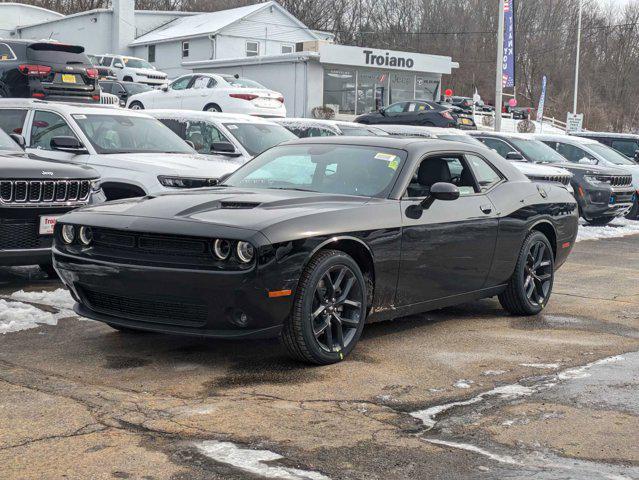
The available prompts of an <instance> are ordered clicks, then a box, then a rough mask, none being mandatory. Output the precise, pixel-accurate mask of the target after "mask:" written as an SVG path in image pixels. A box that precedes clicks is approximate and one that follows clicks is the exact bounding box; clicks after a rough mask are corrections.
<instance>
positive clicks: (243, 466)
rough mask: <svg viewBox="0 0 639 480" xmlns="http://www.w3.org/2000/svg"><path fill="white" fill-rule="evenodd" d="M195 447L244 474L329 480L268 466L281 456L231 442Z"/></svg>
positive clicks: (284, 468) (285, 478) (315, 473)
mask: <svg viewBox="0 0 639 480" xmlns="http://www.w3.org/2000/svg"><path fill="white" fill-rule="evenodd" d="M196 447H197V448H198V450H199V451H200V452H202V453H203V454H204V455H206V456H207V457H209V458H211V459H213V460H215V461H216V462H220V463H226V464H227V465H231V466H233V467H235V468H238V469H240V470H242V471H244V472H247V473H252V474H254V475H259V476H261V477H264V478H280V479H284V480H330V479H329V478H328V477H327V476H325V475H322V474H321V473H318V472H311V471H307V470H300V469H298V468H291V467H284V466H278V465H270V464H268V463H267V462H273V461H275V460H281V459H282V458H284V457H282V456H281V455H279V454H277V453H275V452H271V451H270V450H252V449H249V448H240V447H238V446H237V445H235V444H233V443H231V442H218V441H215V440H208V441H204V442H201V443H197V444H196Z"/></svg>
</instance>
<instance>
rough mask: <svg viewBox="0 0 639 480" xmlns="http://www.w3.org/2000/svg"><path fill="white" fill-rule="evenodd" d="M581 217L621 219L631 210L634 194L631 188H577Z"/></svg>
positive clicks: (607, 186)
mask: <svg viewBox="0 0 639 480" xmlns="http://www.w3.org/2000/svg"><path fill="white" fill-rule="evenodd" d="M578 191H579V198H580V204H581V211H582V214H583V216H585V217H588V218H599V217H621V216H624V215H627V214H628V212H629V211H630V210H631V209H632V205H633V203H634V202H635V199H636V193H635V191H634V190H633V188H632V187H610V186H609V185H606V186H602V187H590V186H589V187H587V189H584V188H583V187H579V189H578Z"/></svg>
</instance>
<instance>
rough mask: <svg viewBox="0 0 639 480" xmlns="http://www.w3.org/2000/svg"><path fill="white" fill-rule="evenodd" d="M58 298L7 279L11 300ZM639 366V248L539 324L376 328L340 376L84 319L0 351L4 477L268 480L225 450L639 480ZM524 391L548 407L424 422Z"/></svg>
mask: <svg viewBox="0 0 639 480" xmlns="http://www.w3.org/2000/svg"><path fill="white" fill-rule="evenodd" d="M59 286H60V285H59V283H57V282H55V281H51V280H47V279H46V278H44V277H42V276H41V275H40V274H39V273H38V271H37V270H29V269H0V298H4V299H5V300H9V299H10V294H11V293H12V292H15V291H16V290H19V289H25V290H34V291H40V290H43V289H46V290H53V289H56V288H59ZM33 305H35V306H39V305H38V304H33ZM39 307H41V308H43V309H45V310H47V309H48V310H47V311H51V310H52V309H51V308H50V307H46V306H39ZM53 310H55V308H54V309H53ZM637 351H639V236H629V237H624V238H618V239H609V240H600V241H584V242H580V243H578V244H577V245H576V247H575V250H574V251H573V254H572V255H571V257H570V259H569V261H568V263H567V264H566V265H565V266H564V267H562V269H561V270H560V271H559V272H558V275H557V279H556V282H555V287H554V295H553V298H552V299H551V302H550V304H549V306H548V308H547V310H546V311H545V312H544V313H543V314H542V315H539V316H538V317H534V318H522V317H511V316H508V315H506V314H505V313H504V312H503V311H502V310H501V308H500V306H499V304H498V302H497V301H496V300H485V301H481V302H474V303H471V304H465V305H462V306H459V307H454V308H448V309H443V310H438V311H435V312H429V313H427V314H425V315H419V316H413V317H408V318H403V319H398V320H395V321H392V322H384V323H380V324H373V325H368V326H367V327H366V328H365V330H364V334H363V337H362V340H361V341H360V343H359V345H358V346H357V348H356V350H355V352H354V354H353V355H352V357H351V358H350V359H349V360H347V361H346V362H344V363H341V364H339V365H332V366H328V367H309V366H306V365H300V364H297V363H295V362H293V361H291V360H289V359H288V358H287V357H286V356H285V354H284V351H283V349H282V348H281V347H280V346H279V344H278V342H277V341H254V342H234V341H211V340H203V339H192V338H182V337H176V336H165V335H155V334H133V335H132V334H122V333H118V332H116V331H114V330H112V329H110V328H109V327H107V326H105V325H102V324H100V323H96V322H92V321H86V320H80V319H78V318H76V317H73V316H70V317H69V318H63V319H61V320H59V321H58V324H57V325H55V326H54V325H42V326H39V327H38V328H34V329H31V330H24V331H19V332H13V333H7V334H5V335H0V471H1V472H2V478H3V479H35V478H37V479H59V478H67V479H87V478H91V479H103V478H104V479H113V478H130V479H145V480H151V479H158V480H159V479H172V480H178V479H222V478H223V479H253V478H261V477H259V475H257V474H255V473H250V472H248V471H245V470H242V469H241V468H238V467H237V466H233V465H231V464H228V463H224V462H220V461H216V460H213V459H211V458H209V457H207V456H206V455H204V454H203V453H202V451H201V450H200V449H198V448H197V445H198V444H199V442H203V441H209V440H217V441H223V442H233V443H234V444H236V445H238V446H240V447H242V448H249V449H258V450H270V451H272V452H276V453H277V454H280V455H281V456H282V457H283V458H282V459H279V460H275V461H274V463H275V464H279V465H282V466H287V467H291V468H295V469H302V470H304V471H308V472H319V473H321V474H323V475H325V476H327V477H329V478H331V479H333V480H336V479H367V480H369V479H388V478H392V479H411V480H413V479H415V478H429V479H451V478H455V479H465V478H468V479H476V478H486V479H492V478H521V477H522V476H525V477H526V478H535V479H537V478H539V479H555V478H556V479H559V478H561V479H564V478H579V479H585V478H593V479H599V478H602V479H604V478H607V479H613V478H614V479H626V478H628V479H630V478H639V473H638V472H639V447H638V446H637V445H638V444H639V442H637V433H636V432H637V431H638V427H639V420H638V419H639V406H638V404H637V402H638V400H637V398H638V397H639V395H637V386H638V383H639V378H638V377H639V359H638V358H637V357H638V355H637V354H636V353H633V352H637ZM615 355H621V359H620V360H618V361H614V362H612V363H610V364H605V365H598V366H596V367H593V368H592V369H591V370H589V371H588V374H587V375H586V376H585V377H583V378H565V379H558V380H557V381H551V380H552V378H554V377H553V376H557V372H562V371H566V370H568V369H570V368H571V367H578V366H582V365H586V364H589V363H592V362H595V361H597V360H598V359H603V358H607V357H611V356H615ZM551 383H554V385H552V386H549V387H548V388H545V387H544V388H540V389H537V387H538V386H541V385H550V384H551ZM511 384H520V385H525V386H528V387H530V388H532V389H534V392H533V393H530V394H529V395H525V396H516V397H513V398H508V397H498V396H494V397H492V396H491V397H489V398H486V399H485V400H483V401H481V402H479V403H477V404H473V405H468V406H465V407H459V408H457V407H456V408H451V409H449V410H446V411H445V412H443V413H442V414H441V415H439V416H436V417H435V418H434V420H435V422H434V425H433V426H432V428H428V427H427V426H425V425H424V424H423V423H422V422H421V421H420V420H419V419H417V418H414V417H413V416H411V415H410V413H411V412H414V411H417V410H422V409H425V408H428V407H432V406H436V405H440V404H445V403H449V402H456V401H463V400H468V399H470V398H473V397H474V396H476V395H478V394H481V393H482V392H486V391H489V390H491V389H493V388H495V387H499V386H503V385H511ZM504 460H512V462H509V461H504ZM281 478H286V477H281ZM290 478H294V477H290ZM297 478H304V477H297ZM309 478H310V477H309Z"/></svg>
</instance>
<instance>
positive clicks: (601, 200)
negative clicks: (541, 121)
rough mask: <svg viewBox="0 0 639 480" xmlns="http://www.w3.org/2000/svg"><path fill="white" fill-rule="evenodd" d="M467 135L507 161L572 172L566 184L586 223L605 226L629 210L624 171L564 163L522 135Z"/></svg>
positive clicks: (629, 189) (630, 200)
mask: <svg viewBox="0 0 639 480" xmlns="http://www.w3.org/2000/svg"><path fill="white" fill-rule="evenodd" d="M471 135H473V136H474V137H475V138H476V139H478V140H480V141H481V142H483V143H484V144H485V145H486V146H487V147H488V148H490V149H492V150H495V151H496V152H497V153H499V154H500V155H501V156H502V157H504V158H506V159H508V160H513V161H526V162H533V163H546V164H552V165H553V166H554V167H560V168H564V169H566V170H568V171H569V172H570V173H572V179H571V181H570V184H571V185H572V188H573V189H574V191H575V198H576V199H577V204H578V205H579V213H580V215H581V217H582V218H583V219H584V220H586V221H587V222H588V223H591V224H593V225H605V224H607V223H609V222H610V221H612V220H613V219H614V218H616V217H620V216H623V215H626V214H627V213H628V212H629V211H630V209H631V208H632V205H633V202H634V190H633V188H632V175H631V174H629V173H627V172H626V171H624V170H621V169H617V168H613V167H603V166H599V165H591V164H587V165H586V164H580V163H574V162H571V161H568V160H567V159H566V158H565V157H563V156H562V155H560V154H559V153H557V152H556V151H555V150H554V149H553V148H551V147H549V146H548V145H546V144H545V143H544V142H542V141H540V140H537V139H535V138H532V137H526V136H525V135H522V134H516V133H513V134H508V133H492V132H476V133H475V132H473V133H471Z"/></svg>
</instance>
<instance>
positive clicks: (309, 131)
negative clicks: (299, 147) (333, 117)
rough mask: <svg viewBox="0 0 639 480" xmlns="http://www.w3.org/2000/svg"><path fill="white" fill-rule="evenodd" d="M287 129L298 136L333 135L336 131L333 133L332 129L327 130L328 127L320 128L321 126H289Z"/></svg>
mask: <svg viewBox="0 0 639 480" xmlns="http://www.w3.org/2000/svg"><path fill="white" fill-rule="evenodd" d="M288 129H289V130H290V131H291V132H293V133H294V134H295V135H297V136H298V137H299V138H308V137H334V136H335V135H337V133H335V132H334V131H332V130H329V129H328V128H322V127H301V126H300V127H297V126H291V127H288Z"/></svg>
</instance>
